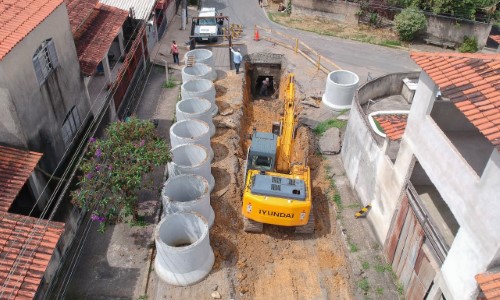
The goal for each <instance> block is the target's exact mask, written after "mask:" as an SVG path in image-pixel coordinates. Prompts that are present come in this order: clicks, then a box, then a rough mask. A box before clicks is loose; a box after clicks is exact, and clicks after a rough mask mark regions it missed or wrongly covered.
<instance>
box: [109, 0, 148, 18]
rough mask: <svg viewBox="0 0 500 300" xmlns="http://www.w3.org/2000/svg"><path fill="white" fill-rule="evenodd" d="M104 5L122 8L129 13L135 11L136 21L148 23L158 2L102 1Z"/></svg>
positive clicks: (144, 0)
mask: <svg viewBox="0 0 500 300" xmlns="http://www.w3.org/2000/svg"><path fill="white" fill-rule="evenodd" d="M99 2H100V3H102V4H106V5H109V6H113V7H116V8H121V9H123V10H126V11H127V12H128V11H129V9H130V8H133V9H134V14H135V19H140V20H145V21H148V19H149V15H150V14H151V12H153V9H154V7H155V3H156V0H100V1H99Z"/></svg>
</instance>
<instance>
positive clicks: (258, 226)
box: [243, 217, 264, 233]
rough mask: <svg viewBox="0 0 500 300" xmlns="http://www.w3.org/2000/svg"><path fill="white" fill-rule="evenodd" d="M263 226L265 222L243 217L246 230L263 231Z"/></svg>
mask: <svg viewBox="0 0 500 300" xmlns="http://www.w3.org/2000/svg"><path fill="white" fill-rule="evenodd" d="M263 228H264V224H262V223H259V222H255V221H254V220H250V219H249V218H246V217H243V230H245V232H255V233H260V232H262V230H263Z"/></svg>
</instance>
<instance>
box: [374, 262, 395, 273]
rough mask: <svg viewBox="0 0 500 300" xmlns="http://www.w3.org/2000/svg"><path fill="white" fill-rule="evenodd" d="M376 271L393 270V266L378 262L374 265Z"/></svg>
mask: <svg viewBox="0 0 500 300" xmlns="http://www.w3.org/2000/svg"><path fill="white" fill-rule="evenodd" d="M374 269H375V271H377V272H378V273H384V272H385V271H389V272H390V271H392V267H391V265H389V264H378V265H375V266H374Z"/></svg>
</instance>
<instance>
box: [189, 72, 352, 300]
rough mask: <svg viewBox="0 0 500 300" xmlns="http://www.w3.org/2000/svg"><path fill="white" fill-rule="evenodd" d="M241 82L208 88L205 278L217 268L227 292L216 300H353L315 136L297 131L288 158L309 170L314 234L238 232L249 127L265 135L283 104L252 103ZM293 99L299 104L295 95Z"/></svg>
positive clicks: (232, 78) (230, 76)
mask: <svg viewBox="0 0 500 300" xmlns="http://www.w3.org/2000/svg"><path fill="white" fill-rule="evenodd" d="M282 78H283V76H282ZM248 80H249V78H248V76H246V77H243V78H242V77H240V76H239V75H236V74H234V73H231V72H228V73H227V76H225V77H224V78H222V79H220V80H218V81H217V82H216V90H217V95H216V101H217V105H218V106H219V110H220V114H219V115H218V116H217V117H215V118H214V123H215V124H216V126H217V132H216V135H215V136H214V137H213V138H212V147H213V150H214V152H215V158H214V161H213V164H212V174H213V175H214V177H215V181H216V184H215V188H214V190H213V192H212V195H211V204H212V207H213V208H214V211H215V215H216V218H215V223H214V225H213V227H212V228H211V230H210V239H211V244H212V248H213V250H214V253H215V257H216V259H215V265H214V268H213V270H212V272H214V271H215V272H217V271H218V270H221V269H225V271H226V272H225V273H226V274H228V275H227V280H228V281H229V286H230V291H229V295H223V299H353V298H354V296H353V287H352V284H351V281H350V278H351V277H352V275H351V274H350V267H349V262H348V260H347V257H346V254H345V251H344V246H343V241H342V238H341V236H340V232H339V230H338V226H337V223H336V220H335V213H334V206H333V204H332V202H331V201H330V199H328V196H327V194H328V191H329V190H330V189H331V186H330V184H329V181H328V179H327V176H326V174H325V168H323V167H322V159H321V158H320V157H318V156H315V155H314V153H315V149H316V147H315V138H314V136H313V135H312V133H311V132H310V129H308V128H307V127H299V130H298V134H297V140H296V143H295V148H296V150H297V151H295V153H296V156H295V158H294V159H295V160H297V161H304V158H307V161H308V164H309V166H310V167H311V170H312V185H313V205H314V214H315V219H316V231H315V233H314V234H308V235H297V234H294V233H293V229H292V228H286V227H278V226H271V225H265V226H264V231H263V233H260V234H255V233H246V232H244V231H243V225H242V216H241V213H240V210H241V198H242V184H243V183H242V182H243V160H244V155H246V151H247V149H246V147H248V146H249V141H248V140H247V139H246V136H247V134H248V133H251V131H252V128H253V127H256V129H257V130H259V131H271V125H272V122H273V121H278V120H279V116H280V112H281V111H282V105H283V102H282V100H281V99H279V98H278V99H269V98H267V99H253V96H252V93H251V92H250V90H249V88H248V84H247V83H248ZM282 87H283V85H281V88H282ZM296 96H297V97H296V98H297V99H299V98H300V91H296ZM235 99H240V100H241V101H235ZM297 109H299V110H300V109H301V107H300V104H298V105H297ZM209 276H210V275H209ZM191 288H196V285H195V286H193V287H191Z"/></svg>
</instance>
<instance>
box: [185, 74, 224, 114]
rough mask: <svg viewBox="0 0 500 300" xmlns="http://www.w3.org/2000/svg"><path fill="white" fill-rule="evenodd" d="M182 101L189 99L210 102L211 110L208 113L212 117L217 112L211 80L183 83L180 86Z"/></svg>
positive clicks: (195, 80)
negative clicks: (200, 99) (203, 99)
mask: <svg viewBox="0 0 500 300" xmlns="http://www.w3.org/2000/svg"><path fill="white" fill-rule="evenodd" d="M181 97H182V99H183V100H184V99H189V98H205V99H207V100H208V101H210V104H211V105H212V108H211V109H210V113H211V115H212V117H213V116H215V115H216V114H217V112H219V108H218V107H217V105H216V104H215V86H214V83H213V82H212V81H211V80H208V79H193V80H190V81H188V82H184V83H183V84H182V86H181Z"/></svg>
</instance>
